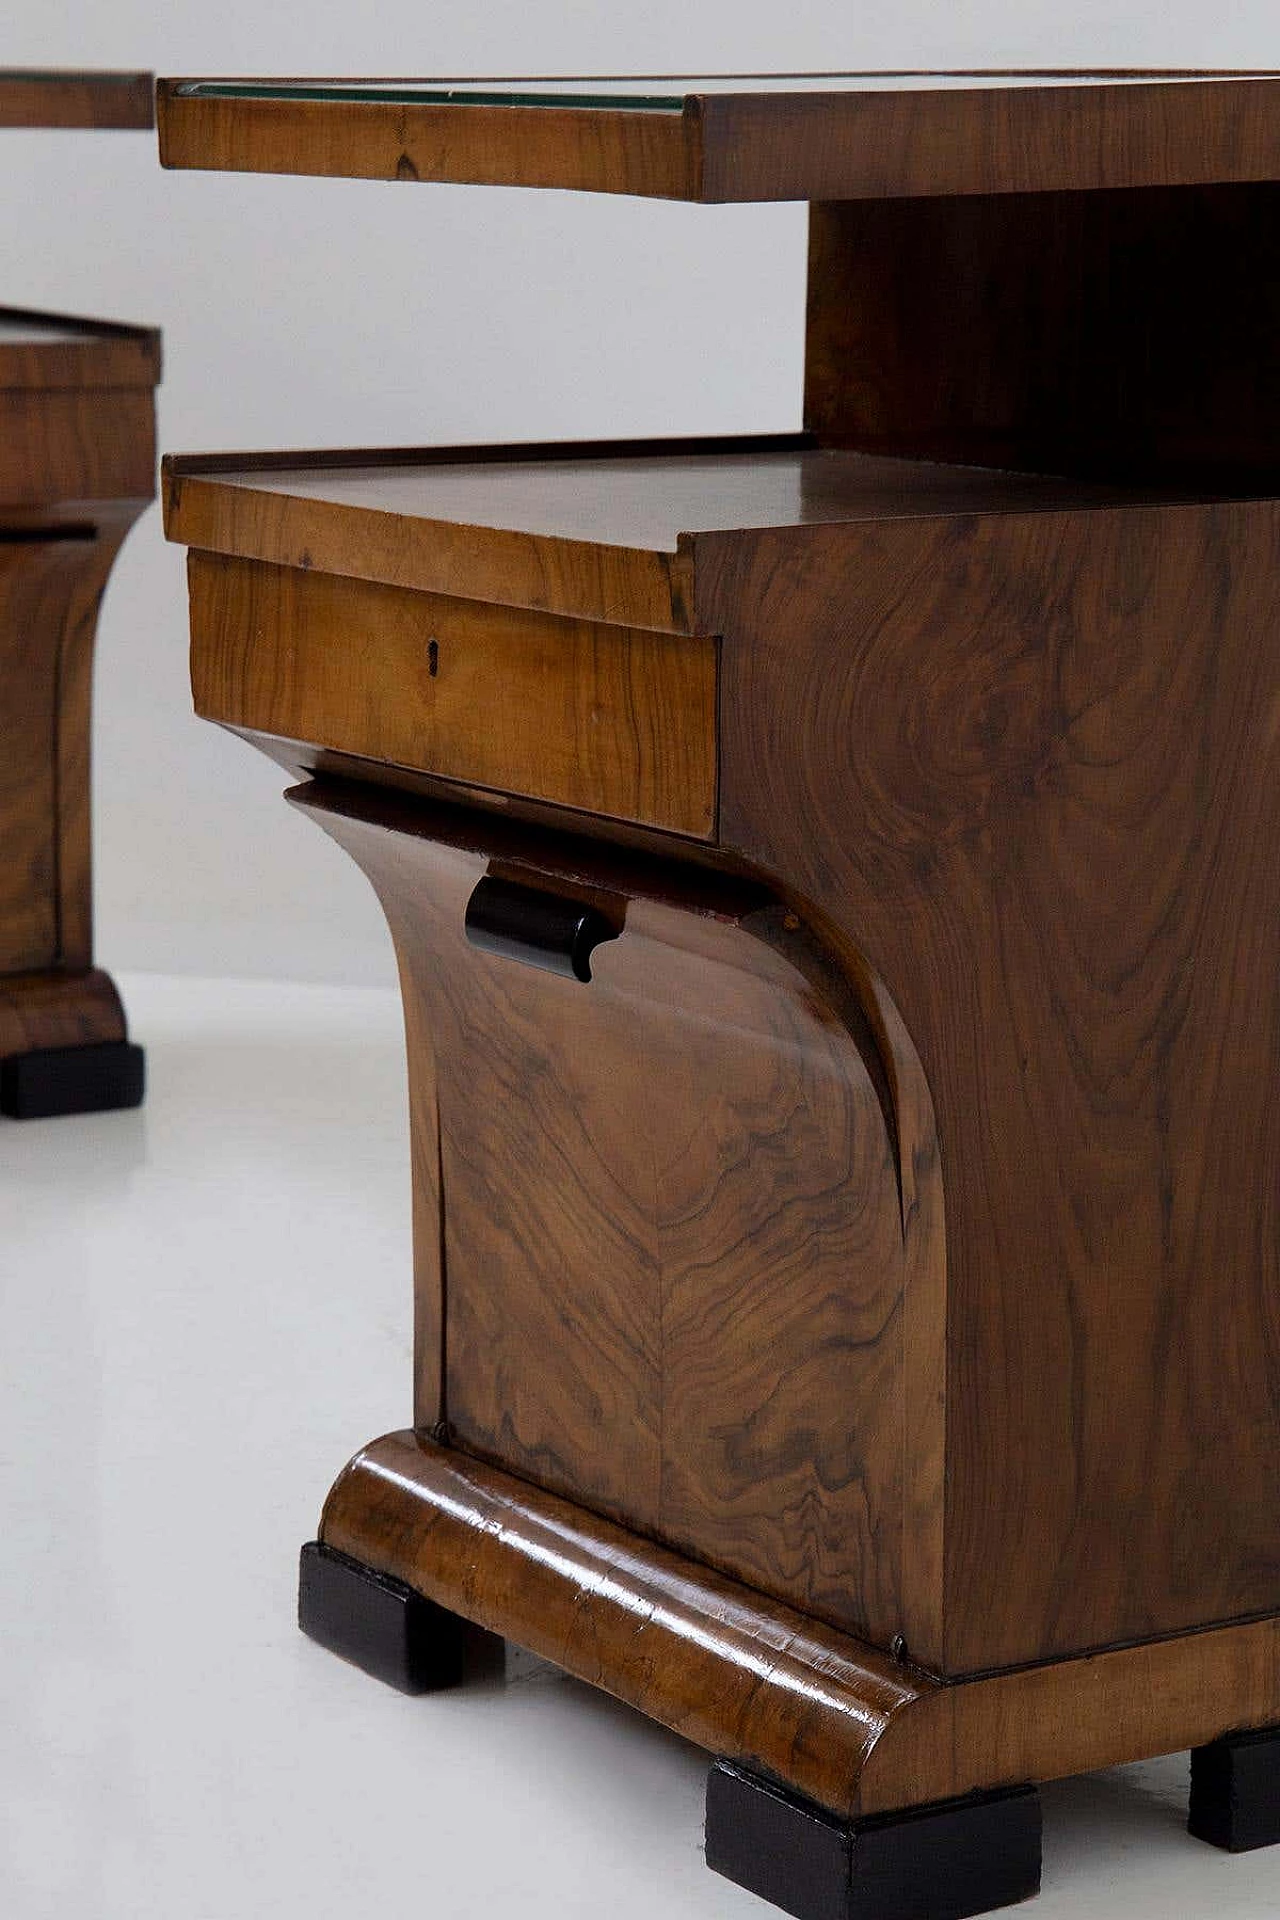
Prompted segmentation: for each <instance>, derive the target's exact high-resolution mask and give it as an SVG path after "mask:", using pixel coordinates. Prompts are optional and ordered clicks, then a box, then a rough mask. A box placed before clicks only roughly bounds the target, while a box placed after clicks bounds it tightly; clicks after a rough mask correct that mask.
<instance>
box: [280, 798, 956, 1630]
mask: <svg viewBox="0 0 1280 1920" xmlns="http://www.w3.org/2000/svg"><path fill="white" fill-rule="evenodd" d="M292 797H293V798H294V799H295V801H296V802H297V804H299V805H301V806H302V807H303V808H304V810H305V811H306V812H307V813H309V814H310V815H312V817H314V818H315V819H316V820H317V822H318V824H319V825H321V826H322V827H324V828H325V829H326V831H328V832H329V833H331V834H332V835H333V837H334V838H335V839H336V840H338V842H339V843H340V844H341V845H342V846H343V847H345V848H346V849H347V851H348V852H349V853H351V854H352V855H353V857H354V858H355V859H356V860H357V861H358V862H359V864H360V865H361V866H362V868H363V869H364V870H365V872H366V873H367V874H368V875H369V877H370V879H371V880H372V881H373V884H374V886H375V887H376V889H377V891H378V893H379V896H380V898H381V900H382V903H383V906H384V909H385V910H386V913H387V916H388V920H389V922H390V925H391V928H392V932H393V935H394V937H395V941H396V947H397V952H398V954H399V957H400V966H401V977H402V982H403V987H404V996H405V1003H406V1010H407V1011H406V1018H407V1026H408V1033H409V1043H410V1081H411V1085H412V1086H413V1088H414V1163H415V1169H416V1173H417V1178H418V1180H419V1181H420V1182H422V1183H423V1184H424V1185H425V1188H426V1195H425V1197H424V1199H423V1202H422V1207H421V1211H420V1213H419V1216H418V1219H417V1234H418V1267H419V1296H420V1311H421V1318H422V1329H426V1330H420V1335H419V1354H420V1364H421V1366H422V1369H423V1371H422V1375H421V1378H420V1382H419V1403H418V1420H419V1424H420V1425H422V1426H431V1425H434V1424H435V1423H436V1422H437V1421H439V1420H440V1419H444V1420H445V1421H446V1422H447V1426H448V1429H449V1431H450V1432H451V1433H452V1434H453V1435H454V1436H455V1438H456V1440H457V1442H458V1443H459V1444H460V1445H462V1446H463V1447H465V1448H466V1449H467V1450H469V1451H471V1452H473V1453H476V1454H479V1455H481V1456H483V1457H486V1458H489V1459H492V1460H495V1461H497V1462H499V1463H501V1464H502V1465H504V1466H506V1467H508V1468H510V1469H511V1470H513V1471H514V1472H516V1473H518V1474H520V1475H521V1476H522V1477H525V1478H528V1479H530V1480H533V1481H536V1482H537V1483H538V1484H539V1485H542V1486H545V1487H549V1488H552V1489H555V1490H557V1491H559V1492H561V1493H563V1494H565V1495H566V1496H568V1497H570V1498H572V1499H575V1500H577V1501H579V1502H581V1503H582V1504H584V1505H585V1506H587V1507H589V1508H591V1509H592V1510H594V1511H596V1512H599V1513H603V1514H607V1515H611V1516H612V1517H614V1518H616V1519H618V1520H619V1521H621V1522H623V1523H624V1524H626V1525H628V1526H630V1527H632V1528H635V1529H636V1530H638V1531H639V1532H641V1533H644V1534H648V1535H650V1536H652V1537H655V1538H658V1539H661V1540H663V1541H665V1542H667V1543H668V1544H669V1545H671V1546H674V1547H677V1548H680V1549H682V1550H683V1551H685V1552H686V1553H688V1554H690V1555H691V1556H692V1557H693V1558H695V1559H697V1560H699V1561H701V1562H703V1563H706V1564H710V1565H713V1566H716V1567H719V1568H722V1569H724V1570H726V1571H728V1572H729V1573H732V1574H734V1575H736V1576H737V1577H738V1578H740V1579H742V1580H745V1581H747V1582H748V1583H749V1584H750V1585H752V1586H753V1587H755V1588H756V1589H758V1590H759V1591H761V1592H764V1593H769V1594H772V1595H774V1596H776V1597H777V1598H779V1599H780V1600H783V1601H787V1602H790V1603H791V1604H793V1605H796V1606H799V1607H801V1608H802V1609H803V1610H804V1611H805V1612H806V1613H809V1614H811V1615H813V1616H814V1617H816V1618H818V1619H821V1620H824V1621H827V1622H828V1623H830V1624H832V1625H836V1626H840V1627H843V1628H845V1629H847V1630H849V1631H851V1632H859V1633H861V1634H864V1635H866V1636H868V1637H870V1638H872V1639H874V1640H877V1641H880V1642H882V1643H884V1644H888V1643H889V1642H890V1641H891V1640H893V1638H894V1637H895V1635H897V1634H899V1633H904V1632H906V1631H907V1630H908V1629H909V1630H910V1632H911V1635H912V1644H913V1645H919V1646H921V1647H926V1646H929V1645H931V1644H932V1645H935V1646H936V1644H937V1641H938V1632H939V1622H938V1619H937V1617H936V1610H937V1604H938V1600H939V1597H940V1595H939V1591H938V1588H937V1585H936V1582H933V1584H931V1580H932V1576H933V1574H934V1572H935V1567H934V1565H933V1558H934V1555H933V1541H932V1535H931V1531H930V1530H931V1529H932V1528H936V1527H937V1526H938V1524H939V1521H940V1514H941V1481H940V1474H939V1475H938V1477H937V1478H936V1479H935V1482H934V1484H933V1485H932V1486H931V1487H928V1488H926V1487H925V1485H924V1475H925V1474H926V1473H927V1472H928V1471H929V1470H930V1468H931V1467H934V1466H940V1462H941V1446H940V1433H939V1432H937V1431H934V1432H932V1433H929V1434H927V1435H925V1436H923V1437H922V1435H921V1434H920V1433H912V1434H911V1435H910V1436H908V1433H907V1430H906V1429H907V1419H908V1411H909V1406H908V1396H909V1394H910V1392H911V1389H910V1388H909V1386H908V1384H907V1380H906V1375H907V1372H908V1361H907V1357H906V1354H905V1350H904V1340H905V1337H906V1330H907V1327H908V1325H909V1324H912V1325H914V1329H915V1332H916V1336H917V1344H916V1348H915V1350H914V1352H913V1354H912V1356H911V1360H910V1367H911V1368H912V1369H914V1370H915V1373H916V1376H917V1378H919V1377H920V1376H921V1375H923V1374H924V1373H926V1371H927V1370H929V1369H930V1367H931V1366H932V1367H933V1368H934V1369H935V1370H936V1371H940V1356H941V1348H940V1336H941V1331H942V1319H941V1315H940V1314H939V1313H938V1312H937V1311H936V1306H935V1303H932V1302H928V1303H926V1304H925V1305H924V1306H923V1307H922V1306H921V1303H920V1302H919V1301H918V1300H914V1299H913V1300H912V1301H911V1303H910V1305H909V1306H908V1303H907V1301H906V1299H905V1295H906V1293H907V1291H908V1285H909V1283H910V1285H911V1286H912V1287H914V1288H915V1289H917V1290H919V1291H921V1292H923V1293H925V1294H928V1293H929V1291H930V1290H931V1289H934V1290H936V1289H938V1288H940V1287H941V1284H942V1270H941V1263H940V1261H938V1260H937V1259H936V1258H935V1259H933V1260H932V1261H930V1262H926V1261H923V1260H921V1259H920V1258H919V1257H918V1254H917V1249H916V1244H915V1242H916V1238H917V1236H918V1233H919V1225H918V1219H917V1209H916V1205H915V1201H914V1195H913V1194H912V1193H911V1192H910V1191H909V1192H908V1193H907V1195H906V1212H907V1218H906V1222H905V1223H904V1195H903V1194H902V1193H901V1192H900V1183H899V1164H898V1161H899V1131H898V1130H899V1117H898V1114H897V1108H896V1100H897V1094H896V1087H895V1082H894V1069H893V1068H892V1066H891V1065H889V1064H887V1063H886V1058H885V1055H884V1054H883V1053H882V1051H881V1042H880V1040H879V1037H878V1030H879V1028H880V1026H881V1022H882V1017H883V1014H882V1009H881V1008H880V1006H879V1005H877V1004H876V1003H875V1001H874V999H872V1000H871V1001H870V1004H868V1003H867V1001H866V1000H864V998H863V992H864V987H865V982H863V981H861V980H859V979H857V978H850V976H849V975H848V974H846V972H845V971H844V970H843V969H842V968H841V967H840V966H839V965H837V964H836V962H835V960H834V958H833V957H832V956H831V955H829V954H827V953H825V952H824V951H823V949H822V948H821V947H820V946H819V944H818V943H817V942H816V940H815V939H814V938H813V936H812V935H811V934H809V933H808V932H806V930H805V929H804V928H803V927H802V926H801V925H800V923H799V921H798V919H797V918H796V916H795V915H792V914H788V913H787V912H786V910H785V909H784V908H783V907H781V906H780V905H778V904H777V903H776V902H774V901H772V900H771V899H770V897H769V896H768V895H767V894H765V893H764V892H763V891H762V890H760V889H758V888H743V887H742V886H741V885H737V886H732V885H729V884H728V883H726V882H724V881H723V880H720V881H717V880H716V879H715V878H714V877H713V876H710V875H693V874H687V873H686V874H683V875H682V874H681V870H680V869H679V868H675V869H673V868H671V867H670V865H658V864H656V863H653V862H648V863H646V862H644V861H635V862H633V863H632V864H631V865H630V866H628V865H627V863H626V862H625V861H623V860H622V857H621V856H618V855H614V856H610V855H609V854H608V853H607V852H606V851H604V850H600V849H592V848H591V847H590V846H588V845H587V844H585V843H583V844H581V845H577V846H575V844H574V843H573V842H572V841H567V840H557V839H555V838H553V837H550V836H539V835H537V834H536V833H530V832H527V831H526V832H524V833H521V831H520V830H519V829H516V828H513V827H508V828H506V829H501V828H495V827H489V828H486V827H485V825H484V824H483V823H481V822H478V821H476V820H474V819H468V817H467V816H466V815H454V816H452V817H451V815H450V813H449V811H448V810H446V809H436V810H430V809H426V808H422V807H418V808H411V807H409V806H407V805H405V804H404V803H397V802H395V801H390V800H383V799H381V798H379V797H378V796H375V795H369V794H367V793H366V794H361V792H360V790H359V789H348V790H347V791H346V793H345V794H344V791H343V789H342V788H340V787H332V788H330V789H329V790H328V791H327V792H326V789H325V788H324V786H323V785H319V786H315V787H311V788H304V789H301V790H300V791H299V792H298V793H297V794H295V795H294V796H292ZM490 870H492V871H495V872H499V873H501V874H503V875H504V876H506V877H509V878H511V877H514V878H517V879H519V880H521V881H522V882H523V883H524V884H526V885H533V886H535V887H540V888H543V889H550V890H551V891H553V892H556V893H560V894H568V895H569V896H570V897H571V898H575V899H585V900H588V901H590V902H592V903H594V904H595V905H597V906H598V907H599V908H600V909H601V910H602V911H603V912H604V913H605V915H606V918H608V919H609V920H610V922H611V924H612V925H614V926H615V927H617V928H619V929H621V932H620V937H619V938H617V939H616V940H614V941H611V942H609V943H608V944H606V945H604V946H601V947H599V948H598V949H597V950H596V952H595V954H594V955H593V958H592V972H593V977H592V980H591V981H590V983H589V984H583V983H581V982H579V981H576V980H571V979H564V978H562V977H559V976H556V975H553V974H549V973H546V972H542V971H539V970H536V969H533V968H530V967H528V966H526V965H522V964H520V963H518V962H517V961H515V960H513V959H510V958H508V957H506V956H498V957H495V956H494V955H491V954H485V953H480V952H477V951H476V950H475V949H474V948H472V947H470V946H469V945H468V944H467V943H466V941H465V939H464V934H463V918H464V913H465V910H466V904H467V900H468V898H469V896H470V894H471V892H472V889H473V888H474V886H475V885H476V883H477V881H478V880H479V879H480V878H481V877H482V876H483V875H484V874H485V872H486V871H490ZM673 893H674V896H675V897H674V898H673V897H672V896H673ZM901 1124H902V1125H903V1126H904V1128H905V1127H910V1128H911V1129H913V1130H916V1132H917V1133H918V1134H922V1133H924V1132H925V1131H926V1129H927V1128H928V1127H929V1126H930V1125H931V1115H928V1114H925V1115H921V1114H919V1113H915V1114H911V1115H909V1116H906V1117H904V1119H903V1121H902V1123H901ZM912 1158H913V1161H914V1162H915V1163H916V1164H914V1165H913V1166H912V1170H911V1172H910V1174H909V1176H908V1177H909V1179H910V1180H911V1181H913V1182H915V1181H918V1182H919V1184H921V1185H928V1184H929V1181H930V1179H931V1178H932V1175H931V1174H930V1173H929V1172H928V1171H926V1172H925V1173H924V1174H923V1175H921V1174H920V1172H919V1164H918V1163H920V1161H921V1159H922V1155H921V1154H920V1153H914V1154H913V1156H912ZM926 1323H929V1324H932V1325H933V1327H934V1328H935V1336H936V1338H937V1340H938V1342H939V1344H938V1347H937V1351H936V1352H935V1353H934V1354H930V1353H928V1352H926V1351H925V1348H924V1344H923V1341H922V1340H921V1339H920V1329H921V1327H922V1326H923V1325H924V1324H926ZM442 1355H443V1378H442V1377H441V1357H442ZM919 1397H921V1398H922V1396H919ZM910 1411H911V1412H912V1413H913V1414H914V1415H916V1416H917V1417H918V1416H919V1415H920V1414H921V1412H922V1408H921V1406H920V1404H919V1403H918V1400H917V1404H916V1405H915V1406H914V1407H911V1408H910ZM940 1412H941V1409H940V1407H938V1408H936V1409H935V1410H934V1418H935V1422H936V1421H937V1420H938V1419H939V1418H940ZM926 1445H929V1446H931V1447H932V1453H931V1454H930V1455H928V1456H927V1457H926V1453H925V1447H926ZM909 1474H910V1475H911V1476H912V1478H913V1484H912V1485H911V1486H910V1488H909V1489H908V1488H907V1487H906V1486H905V1485H904V1481H905V1480H906V1479H907V1477H908V1475H909ZM904 1574H905V1578H904ZM907 1587H909V1588H910V1591H909V1593H908V1592H907V1591H905V1588H907Z"/></svg>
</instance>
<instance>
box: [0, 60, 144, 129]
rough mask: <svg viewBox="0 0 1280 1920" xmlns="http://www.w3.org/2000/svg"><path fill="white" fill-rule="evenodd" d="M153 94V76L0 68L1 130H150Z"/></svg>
mask: <svg viewBox="0 0 1280 1920" xmlns="http://www.w3.org/2000/svg"><path fill="white" fill-rule="evenodd" d="M154 90H155V89H154V82H153V80H152V77H151V75H150V74H149V73H76V72H70V71H68V72H58V71H49V72H46V71H42V70H39V69H34V68H33V69H23V68H0V127H100V128H103V129H106V128H112V127H115V128H134V129H141V128H146V127H150V126H153V125H154V123H155V108H154Z"/></svg>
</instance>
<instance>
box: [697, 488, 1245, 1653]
mask: <svg viewBox="0 0 1280 1920" xmlns="http://www.w3.org/2000/svg"><path fill="white" fill-rule="evenodd" d="M720 560H721V571H722V577H721V582H720V587H719V589H718V594H719V598H720V600H721V603H722V604H723V605H724V606H725V607H726V609H730V610H731V611H730V614H729V617H728V618H727V620H726V631H725V638H724V641H723V655H722V687H721V699H722V815H721V818H722V838H723V842H724V845H725V846H726V848H727V849H730V850H733V851H736V852H737V853H738V854H739V855H741V856H745V857H747V858H748V859H750V860H751V861H753V862H755V863H757V864H758V865H759V866H760V867H761V868H762V869H763V870H765V871H767V872H769V873H771V874H774V875H776V876H778V880H779V884H780V885H782V886H783V887H784V888H785V889H786V890H788V891H789V893H790V894H791V896H792V897H793V898H794V899H797V900H799V901H801V902H807V903H808V907H807V911H808V912H809V913H810V914H812V915H816V916H818V917H819V918H820V919H824V918H825V919H826V920H829V921H830V922H832V923H835V924H836V925H837V926H839V927H841V928H843V929H844V930H845V931H846V933H847V935H848V937H849V939H850V940H851V941H853V942H854V943H856V945H857V946H858V948H859V950H860V951H861V952H862V953H863V954H864V955H865V956H866V959H867V961H868V963H869V965H870V966H871V967H872V968H873V969H874V971H875V973H876V974H877V975H878V976H879V977H880V978H881V979H883V980H884V981H885V982H886V984H887V986H888V987H889V989H890V991H891V993H892V995H893V999H894V1002H895V1003H896V1006H897V1008H898V1011H899V1012H900V1014H901V1017H902V1020H903V1022H904V1023H905V1026H906V1029H907V1031H908V1032H909V1033H910V1035H911V1038H912V1040H913V1041H914V1043H915V1046H916V1048H917V1049H918V1052H919V1056H920V1060H921V1063H922V1067H923V1073H924V1076H925V1078H926V1080H927V1083H928V1086H929V1088H930V1089H931V1092H932V1096H933V1101H934V1107H935V1111H936V1116H937V1128H938V1138H939V1143H940V1150H941V1161H942V1168H943V1175H944V1180H945V1188H946V1241H947V1265H948V1278H947V1299H948V1326H947V1350H948V1355H949V1361H948V1379H947V1435H948V1440H947V1460H948V1466H947V1505H946V1572H945V1611H946V1619H947V1630H946V1642H945V1658H944V1666H943V1670H944V1671H946V1672H949V1673H952V1674H963V1673H966V1672H972V1671H974V1670H976V1669H983V1668H990V1667H995V1666H1000V1665H1004V1664H1006V1663H1017V1662H1022V1661H1031V1660H1044V1659H1046V1658H1050V1657H1052V1656H1055V1655H1062V1654H1068V1653H1071V1652H1076V1651H1079V1650H1081V1649H1086V1648H1092V1647H1098V1646H1104V1645H1108V1644H1111V1645H1114V1644H1116V1643H1120V1642H1124V1641H1128V1640H1138V1639H1142V1638H1144V1637H1150V1636H1155V1635H1160V1634H1172V1633H1176V1632H1177V1631H1179V1630H1180V1629H1185V1628H1189V1627H1192V1626H1204V1625H1207V1624H1209V1623H1213V1622H1225V1621H1230V1620H1232V1619H1237V1618H1241V1617H1244V1616H1247V1615H1250V1614H1254V1613H1259V1614H1260V1613H1265V1612H1274V1610H1275V1608H1276V1604H1277V1598H1278V1596H1280V1187H1278V1186H1277V1181H1276V1177H1275V1176H1276V1167H1277V1165H1280V1104H1278V1103H1277V1102H1276V1100H1275V1097H1274V1089H1275V1085H1276V1082H1277V1074H1278V1073H1280V976H1278V975H1277V969H1276V934H1277V928H1280V869H1278V868H1277V865H1276V862H1275V861H1274V859H1272V858H1271V857H1270V851H1269V850H1270V849H1271V848H1272V847H1274V846H1275V844H1276V843H1277V839H1278V837H1280V655H1278V654H1277V650H1276V648H1275V646H1274V644H1273V637H1274V629H1275V618H1276V579H1277V577H1278V569H1280V507H1278V506H1277V505H1276V504H1275V503H1272V502H1262V503H1252V504H1249V503H1221V504H1215V505H1205V506H1200V507H1191V506H1188V507H1176V506H1170V507H1161V508H1151V507H1133V508H1131V509H1127V510H1123V511H1116V512H1100V513H1096V514H1089V515H1066V514H1055V513H1048V514H1041V515H1031V516H1017V515H1011V516H1006V517H999V518H984V517H972V518H964V519H957V520H955V521H953V522H950V523H947V522H928V523H925V522H917V523H915V524H914V525H905V524H904V525H898V526H889V525H885V526H881V527H878V528H862V529H848V528H846V529H813V530H810V531H808V532H805V533H803V534H788V535H786V536H785V537H784V536H781V535H777V536H775V535H768V534H763V535H753V536H750V537H747V538H743V539H734V538H732V537H726V538H725V540H724V541H723V543H722V545H721V549H720ZM701 564H703V565H706V566H710V565H711V556H710V552H709V550H708V552H706V553H705V554H704V555H703V557H702V562H701Z"/></svg>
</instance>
